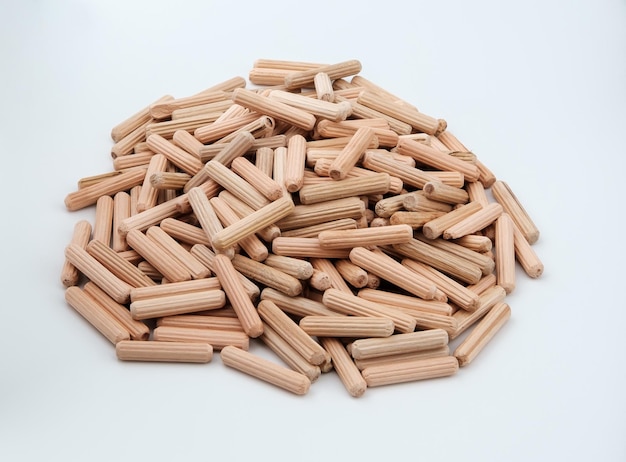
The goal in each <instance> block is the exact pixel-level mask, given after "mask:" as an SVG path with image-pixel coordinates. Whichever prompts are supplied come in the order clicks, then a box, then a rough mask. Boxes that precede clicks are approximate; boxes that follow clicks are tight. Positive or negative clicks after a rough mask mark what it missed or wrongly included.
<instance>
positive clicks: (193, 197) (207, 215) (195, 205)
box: [187, 186, 235, 258]
mask: <svg viewBox="0 0 626 462" xmlns="http://www.w3.org/2000/svg"><path fill="white" fill-rule="evenodd" d="M187 195H188V196H189V204H190V205H191V208H192V209H193V211H194V214H195V215H196V217H197V218H198V222H199V223H200V226H201V227H202V229H203V230H204V232H205V233H206V236H207V238H208V239H209V241H210V242H211V246H212V247H213V250H215V252H217V253H224V254H225V255H228V256H229V258H232V257H233V255H234V254H235V250H234V248H233V247H227V248H225V249H216V248H215V246H213V238H214V236H215V235H216V234H217V233H218V232H219V231H222V230H223V229H224V227H223V225H222V222H221V221H220V219H219V218H218V216H217V213H215V209H214V208H213V205H212V204H211V201H210V200H209V199H208V198H207V197H206V195H205V194H204V192H203V191H202V190H201V189H200V188H199V187H198V186H196V187H194V188H191V189H190V190H189V192H188V193H187Z"/></svg>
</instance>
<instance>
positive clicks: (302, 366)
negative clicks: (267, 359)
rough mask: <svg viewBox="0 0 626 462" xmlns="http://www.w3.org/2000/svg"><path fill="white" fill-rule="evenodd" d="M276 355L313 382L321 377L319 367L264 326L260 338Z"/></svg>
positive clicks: (268, 327) (272, 330)
mask: <svg viewBox="0 0 626 462" xmlns="http://www.w3.org/2000/svg"><path fill="white" fill-rule="evenodd" d="M259 339H261V340H262V341H263V343H264V344H265V345H267V346H268V347H269V348H270V349H271V350H272V351H273V352H274V353H276V355H277V356H278V357H279V358H280V359H282V360H283V361H284V362H285V364H287V365H288V366H289V367H290V368H291V369H293V370H294V371H296V372H300V373H301V374H304V375H305V376H307V378H308V379H309V380H310V381H311V382H315V381H316V380H317V379H318V378H319V376H320V375H321V370H320V368H319V366H314V365H313V364H311V363H309V362H308V361H307V360H306V359H304V358H303V357H302V355H301V354H300V353H299V352H298V351H297V350H296V349H295V348H293V347H292V346H291V345H290V344H289V342H287V341H285V339H283V338H282V337H281V336H280V335H278V333H277V332H276V331H275V330H274V329H272V328H271V327H270V326H268V325H267V324H264V325H263V334H262V335H261V336H260V337H259Z"/></svg>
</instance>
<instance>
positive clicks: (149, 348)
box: [115, 340, 213, 363]
mask: <svg viewBox="0 0 626 462" xmlns="http://www.w3.org/2000/svg"><path fill="white" fill-rule="evenodd" d="M115 353H116V355H117V358H118V359H119V360H120V361H158V362H174V363H208V362H211V359H212V358H213V347H212V346H211V345H209V344H208V343H187V342H154V341H153V342H135V341H130V340H123V341H121V342H118V343H117V344H116V345H115Z"/></svg>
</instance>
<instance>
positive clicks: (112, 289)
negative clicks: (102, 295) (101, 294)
mask: <svg viewBox="0 0 626 462" xmlns="http://www.w3.org/2000/svg"><path fill="white" fill-rule="evenodd" d="M65 258H66V259H67V260H68V261H69V262H70V263H71V264H72V265H74V266H75V267H76V268H77V269H78V271H80V272H81V273H82V274H84V275H85V276H86V277H87V278H88V279H89V280H91V281H93V282H94V283H95V284H97V285H98V286H100V288H102V290H104V291H105V292H106V293H107V294H108V295H109V296H110V297H111V298H112V299H113V300H115V301H116V302H118V303H122V304H125V303H128V301H129V300H130V290H131V286H130V285H129V284H128V283H126V282H124V281H122V280H121V279H120V278H118V277H117V276H116V275H114V274H113V273H112V272H111V271H109V270H108V269H107V268H106V267H105V266H104V265H102V263H100V262H99V261H98V260H96V259H95V258H94V257H92V256H91V255H90V254H89V253H88V252H87V250H85V249H84V248H83V247H81V246H80V245H78V244H69V245H68V246H67V247H66V248H65Z"/></svg>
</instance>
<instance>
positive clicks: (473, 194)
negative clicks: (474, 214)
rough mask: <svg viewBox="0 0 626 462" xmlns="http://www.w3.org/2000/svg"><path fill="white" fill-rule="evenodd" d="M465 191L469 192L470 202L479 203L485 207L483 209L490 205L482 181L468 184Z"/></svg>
mask: <svg viewBox="0 0 626 462" xmlns="http://www.w3.org/2000/svg"><path fill="white" fill-rule="evenodd" d="M465 190H466V191H467V195H468V196H469V200H470V202H478V203H480V205H482V206H483V208H484V207H487V206H488V205H489V198H488V197H487V193H486V192H485V187H484V186H483V184H482V183H481V182H480V181H474V182H472V183H467V184H466V185H465Z"/></svg>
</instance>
